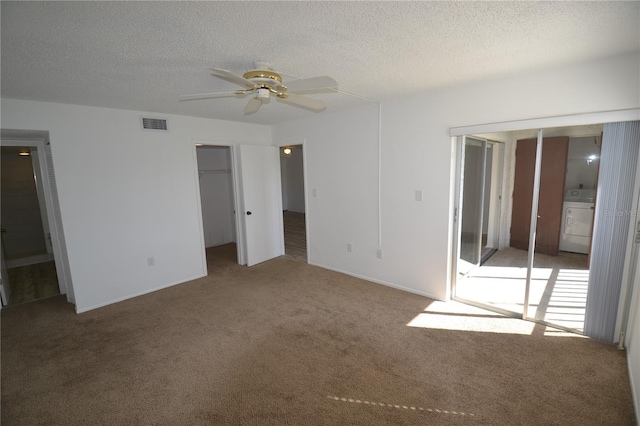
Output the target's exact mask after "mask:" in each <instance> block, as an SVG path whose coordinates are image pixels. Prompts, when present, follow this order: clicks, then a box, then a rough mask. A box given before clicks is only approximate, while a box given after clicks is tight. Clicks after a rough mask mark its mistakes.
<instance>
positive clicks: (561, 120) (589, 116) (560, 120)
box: [449, 108, 640, 136]
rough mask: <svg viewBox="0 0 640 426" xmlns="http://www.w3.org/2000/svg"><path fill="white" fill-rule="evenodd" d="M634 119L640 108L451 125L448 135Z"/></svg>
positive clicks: (637, 116)
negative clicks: (460, 125) (459, 125)
mask: <svg viewBox="0 0 640 426" xmlns="http://www.w3.org/2000/svg"><path fill="white" fill-rule="evenodd" d="M635 120H640V108H632V109H622V110H617V111H602V112H590V113H584V114H574V115H560V116H557V117H540V118H532V119H529V120H517V121H505V122H499V123H487V124H477V125H471V126H462V127H451V128H450V129H449V135H450V136H464V135H474V134H478V133H480V134H482V133H497V132H510V131H516V130H527V129H545V128H550V127H572V126H584V125H587V124H601V123H616V122H621V121H635Z"/></svg>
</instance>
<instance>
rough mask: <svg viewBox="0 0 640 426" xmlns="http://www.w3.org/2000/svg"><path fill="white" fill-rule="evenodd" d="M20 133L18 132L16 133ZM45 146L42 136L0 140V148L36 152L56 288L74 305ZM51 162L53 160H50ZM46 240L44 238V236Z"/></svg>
mask: <svg viewBox="0 0 640 426" xmlns="http://www.w3.org/2000/svg"><path fill="white" fill-rule="evenodd" d="M17 132H20V131H17ZM45 145H49V141H48V138H47V137H45V136H43V137H42V138H24V139H22V138H19V137H13V136H11V137H9V136H7V137H5V136H3V137H2V138H0V146H24V147H35V148H36V149H37V150H38V164H39V166H40V172H41V175H42V176H41V178H42V188H43V190H44V197H45V207H46V209H47V212H46V213H47V221H48V224H49V231H50V234H51V244H52V246H53V258H54V263H55V265H56V273H57V278H58V286H59V289H60V294H64V295H66V297H67V301H68V302H70V303H75V298H74V293H73V287H72V284H71V281H70V279H68V276H67V275H68V274H67V272H68V271H67V268H66V267H65V265H68V258H67V257H66V256H67V254H66V250H64V249H63V247H66V244H65V241H64V235H63V233H62V230H61V229H59V227H58V224H57V223H56V220H55V215H54V206H55V204H56V201H57V200H54V197H53V194H52V193H51V189H52V186H53V185H54V184H53V183H52V182H51V180H50V179H49V176H50V175H54V172H53V171H52V170H49V167H48V166H47V162H46V160H45V156H46V148H45ZM52 161H53V159H52ZM54 176H55V175H54ZM45 240H46V236H45Z"/></svg>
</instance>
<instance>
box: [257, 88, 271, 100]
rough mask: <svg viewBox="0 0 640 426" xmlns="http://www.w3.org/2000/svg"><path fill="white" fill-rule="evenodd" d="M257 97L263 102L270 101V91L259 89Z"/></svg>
mask: <svg viewBox="0 0 640 426" xmlns="http://www.w3.org/2000/svg"><path fill="white" fill-rule="evenodd" d="M256 97H257V98H258V99H262V100H266V99H269V89H264V88H260V89H258V94H257V95H256Z"/></svg>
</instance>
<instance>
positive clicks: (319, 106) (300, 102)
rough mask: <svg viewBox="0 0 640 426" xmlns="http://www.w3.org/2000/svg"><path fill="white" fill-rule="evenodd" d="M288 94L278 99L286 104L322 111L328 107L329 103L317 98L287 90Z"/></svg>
mask: <svg viewBox="0 0 640 426" xmlns="http://www.w3.org/2000/svg"><path fill="white" fill-rule="evenodd" d="M287 94H288V96H287V97H286V98H278V100H279V101H280V102H283V103H285V104H289V105H293V106H297V107H300V108H304V109H307V110H310V111H314V112H320V111H323V110H325V109H326V108H327V104H325V103H324V102H322V101H319V100H317V99H313V98H308V97H306V96H300V95H296V94H295V93H288V92H287Z"/></svg>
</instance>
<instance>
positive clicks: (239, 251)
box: [192, 139, 247, 276]
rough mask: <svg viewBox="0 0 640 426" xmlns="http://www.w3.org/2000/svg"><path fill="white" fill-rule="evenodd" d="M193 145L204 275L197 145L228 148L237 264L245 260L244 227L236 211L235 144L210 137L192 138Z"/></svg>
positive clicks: (204, 261)
mask: <svg viewBox="0 0 640 426" xmlns="http://www.w3.org/2000/svg"><path fill="white" fill-rule="evenodd" d="M192 142H193V144H192V146H193V152H192V154H193V169H194V181H195V185H196V194H197V197H196V199H197V200H196V204H197V205H196V211H197V214H198V226H199V228H200V246H201V262H202V271H203V274H204V276H206V275H208V274H209V271H208V268H207V248H206V244H205V241H204V223H203V217H202V199H201V197H200V175H199V171H198V147H200V146H216V147H220V148H229V156H230V163H231V164H230V167H231V186H232V189H233V207H234V214H235V217H234V222H235V227H236V256H237V259H238V264H239V265H246V264H247V260H246V256H245V253H246V252H245V249H244V229H243V227H242V226H240V220H239V219H240V217H242V215H239V214H238V212H239V211H240V209H239V207H240V204H239V200H238V164H237V161H236V156H237V155H236V151H235V149H236V146H237V144H235V143H233V142H229V141H219V140H211V139H192Z"/></svg>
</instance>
